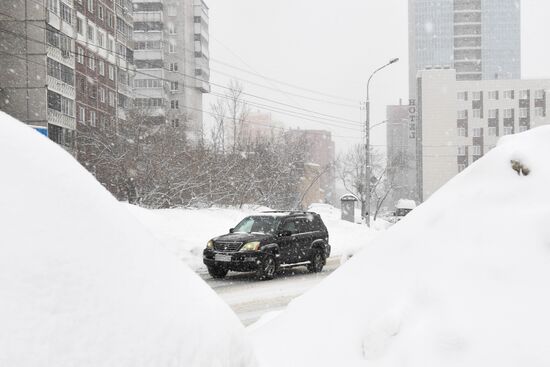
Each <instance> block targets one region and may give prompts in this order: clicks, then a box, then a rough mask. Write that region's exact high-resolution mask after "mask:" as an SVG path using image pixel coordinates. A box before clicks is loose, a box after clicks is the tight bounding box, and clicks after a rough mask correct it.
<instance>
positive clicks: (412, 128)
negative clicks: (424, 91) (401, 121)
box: [409, 99, 416, 139]
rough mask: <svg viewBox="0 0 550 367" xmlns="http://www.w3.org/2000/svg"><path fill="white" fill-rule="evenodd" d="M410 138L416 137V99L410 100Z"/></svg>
mask: <svg viewBox="0 0 550 367" xmlns="http://www.w3.org/2000/svg"><path fill="white" fill-rule="evenodd" d="M409 139H416V100H415V99H410V100H409Z"/></svg>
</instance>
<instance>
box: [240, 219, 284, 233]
mask: <svg viewBox="0 0 550 367" xmlns="http://www.w3.org/2000/svg"><path fill="white" fill-rule="evenodd" d="M279 222H280V219H279V218H276V217H270V216H253V217H246V218H244V219H243V220H242V221H241V222H240V223H239V224H237V226H236V227H235V229H234V230H233V232H241V233H242V232H245V233H265V234H267V233H274V232H275V231H276V230H277V227H278V226H279Z"/></svg>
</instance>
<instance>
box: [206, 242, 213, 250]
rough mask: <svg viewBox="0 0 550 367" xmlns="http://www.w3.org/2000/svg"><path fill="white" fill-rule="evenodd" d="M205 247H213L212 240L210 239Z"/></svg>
mask: <svg viewBox="0 0 550 367" xmlns="http://www.w3.org/2000/svg"><path fill="white" fill-rule="evenodd" d="M206 248H209V249H212V248H214V241H212V240H210V241H208V243H207V244H206Z"/></svg>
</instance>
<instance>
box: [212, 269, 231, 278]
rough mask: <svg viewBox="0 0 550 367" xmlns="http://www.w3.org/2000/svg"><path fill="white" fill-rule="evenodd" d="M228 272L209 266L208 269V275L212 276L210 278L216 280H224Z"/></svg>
mask: <svg viewBox="0 0 550 367" xmlns="http://www.w3.org/2000/svg"><path fill="white" fill-rule="evenodd" d="M228 271H229V270H228V269H226V268H222V267H219V266H209V267H208V274H210V275H211V276H212V278H216V279H221V278H225V276H226V275H227V272H228Z"/></svg>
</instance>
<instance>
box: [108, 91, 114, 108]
mask: <svg viewBox="0 0 550 367" xmlns="http://www.w3.org/2000/svg"><path fill="white" fill-rule="evenodd" d="M109 106H111V107H115V94H114V93H113V92H111V91H109Z"/></svg>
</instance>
